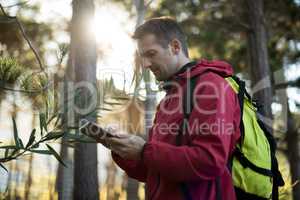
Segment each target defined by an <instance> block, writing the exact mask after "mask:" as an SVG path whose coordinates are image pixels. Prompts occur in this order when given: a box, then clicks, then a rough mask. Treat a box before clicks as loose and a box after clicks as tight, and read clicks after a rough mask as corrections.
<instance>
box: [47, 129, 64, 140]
mask: <svg viewBox="0 0 300 200" xmlns="http://www.w3.org/2000/svg"><path fill="white" fill-rule="evenodd" d="M63 135H64V132H62V131H58V132H49V133H48V134H47V135H46V136H45V139H43V141H46V140H53V139H58V138H61V137H62V136H63Z"/></svg>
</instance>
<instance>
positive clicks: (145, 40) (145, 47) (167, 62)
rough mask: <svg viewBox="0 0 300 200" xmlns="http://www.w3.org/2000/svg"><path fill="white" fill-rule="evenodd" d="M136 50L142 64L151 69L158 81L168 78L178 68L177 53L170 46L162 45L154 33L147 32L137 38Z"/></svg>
mask: <svg viewBox="0 0 300 200" xmlns="http://www.w3.org/2000/svg"><path fill="white" fill-rule="evenodd" d="M138 51H139V54H140V56H141V60H142V66H143V67H144V68H148V69H150V70H151V71H152V73H153V74H154V76H155V78H156V79H157V80H158V81H164V80H167V79H168V78H170V77H171V76H172V75H173V74H174V73H176V71H177V69H178V66H177V65H178V59H177V55H176V54H175V53H174V52H173V51H172V46H171V45H168V47H166V48H165V47H163V46H162V45H161V44H159V42H158V40H157V39H156V37H155V35H153V34H147V35H145V36H143V37H142V38H141V39H139V40H138Z"/></svg>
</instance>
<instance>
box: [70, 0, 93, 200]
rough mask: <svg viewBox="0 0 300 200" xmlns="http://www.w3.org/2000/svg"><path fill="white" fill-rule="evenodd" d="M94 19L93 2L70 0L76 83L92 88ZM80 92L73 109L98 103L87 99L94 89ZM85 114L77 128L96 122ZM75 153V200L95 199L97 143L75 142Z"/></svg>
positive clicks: (80, 117) (73, 63) (76, 95)
mask: <svg viewBox="0 0 300 200" xmlns="http://www.w3.org/2000/svg"><path fill="white" fill-rule="evenodd" d="M93 18H94V2H93V0H73V16H72V21H71V49H70V50H71V52H70V56H71V58H70V59H71V64H72V66H73V67H74V70H75V83H76V84H78V83H84V84H85V85H87V84H89V83H91V84H92V85H93V86H94V89H95V88H96V87H95V86H96V61H97V53H96V41H95V36H94V35H93V33H91V31H89V29H90V26H89V22H90V20H91V19H93ZM76 86H78V85H76ZM80 89H81V90H80V91H75V95H74V97H75V106H76V108H78V109H84V108H87V107H88V106H89V105H91V104H93V103H95V102H92V101H97V99H93V98H89V97H90V95H93V94H95V93H96V91H95V90H94V91H92V93H93V94H91V93H89V90H88V88H86V87H84V86H82V87H80ZM75 106H74V108H75ZM77 111H78V110H77ZM86 114H87V113H86V112H85V113H82V112H76V113H75V123H76V124H77V125H79V120H80V119H82V118H84V117H85V118H87V119H88V120H93V121H95V115H94V116H90V115H89V116H85V115H86ZM78 134H79V133H78ZM74 154H75V155H74V162H75V163H74V192H73V194H74V199H75V200H98V199H99V191H98V190H99V186H98V169H97V144H87V143H77V144H76V146H75V152H74Z"/></svg>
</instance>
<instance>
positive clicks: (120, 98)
mask: <svg viewBox="0 0 300 200" xmlns="http://www.w3.org/2000/svg"><path fill="white" fill-rule="evenodd" d="M112 98H113V99H116V100H123V101H125V100H130V98H128V97H118V96H116V97H112Z"/></svg>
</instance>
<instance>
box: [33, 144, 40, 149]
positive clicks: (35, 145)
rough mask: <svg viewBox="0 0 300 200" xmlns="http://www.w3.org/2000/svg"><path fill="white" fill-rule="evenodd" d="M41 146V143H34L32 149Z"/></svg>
mask: <svg viewBox="0 0 300 200" xmlns="http://www.w3.org/2000/svg"><path fill="white" fill-rule="evenodd" d="M39 146H40V144H39V143H36V144H34V145H32V147H31V149H35V148H39Z"/></svg>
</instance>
